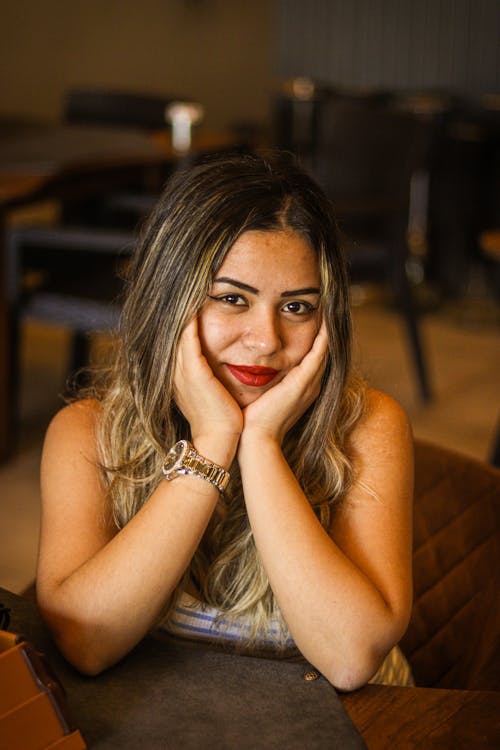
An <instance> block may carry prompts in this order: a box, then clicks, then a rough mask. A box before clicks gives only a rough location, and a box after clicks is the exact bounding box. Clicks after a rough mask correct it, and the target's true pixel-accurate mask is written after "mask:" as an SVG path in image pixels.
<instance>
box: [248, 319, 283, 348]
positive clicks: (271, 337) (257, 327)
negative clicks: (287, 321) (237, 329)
mask: <svg viewBox="0 0 500 750" xmlns="http://www.w3.org/2000/svg"><path fill="white" fill-rule="evenodd" d="M243 343H244V344H245V346H246V347H248V349H252V350H253V351H255V352H256V353H257V352H258V353H259V354H261V355H265V356H270V355H272V354H275V353H276V352H278V351H279V350H280V349H281V348H282V346H283V340H282V332H281V329H280V321H279V318H278V315H277V314H276V312H275V311H274V310H256V309H254V310H253V311H252V315H251V318H249V319H247V327H246V329H245V331H244V334H243Z"/></svg>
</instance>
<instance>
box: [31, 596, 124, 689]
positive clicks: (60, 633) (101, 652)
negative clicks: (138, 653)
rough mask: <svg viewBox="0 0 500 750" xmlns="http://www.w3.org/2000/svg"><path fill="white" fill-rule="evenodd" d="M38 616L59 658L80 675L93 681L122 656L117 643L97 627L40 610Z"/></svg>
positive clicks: (100, 627)
mask: <svg viewBox="0 0 500 750" xmlns="http://www.w3.org/2000/svg"><path fill="white" fill-rule="evenodd" d="M40 613H41V615H42V618H43V619H44V620H45V623H46V624H47V626H48V628H49V630H50V631H51V634H52V637H53V639H54V642H55V644H56V646H57V648H58V649H59V651H60V652H61V654H62V655H63V656H64V658H65V659H66V661H67V662H69V663H70V664H71V665H72V666H73V667H74V668H75V669H76V670H77V671H78V672H80V673H81V674H82V675H85V676H88V677H96V676H97V675H99V674H100V673H101V672H104V670H106V669H108V667H110V666H112V665H113V664H114V663H116V662H117V661H118V660H119V659H120V658H121V656H123V654H122V653H120V652H119V651H118V650H117V643H118V639H117V638H113V634H111V633H107V632H106V628H105V627H102V626H100V625H99V624H98V623H96V622H89V621H88V620H87V619H86V618H85V617H83V616H82V617H79V618H77V617H75V616H74V615H73V616H71V617H70V616H68V615H67V614H66V615H63V614H62V613H61V612H58V613H56V612H55V611H54V610H53V609H52V610H47V609H45V610H44V609H43V607H40Z"/></svg>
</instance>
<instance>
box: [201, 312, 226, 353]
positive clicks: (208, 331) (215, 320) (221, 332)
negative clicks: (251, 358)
mask: <svg viewBox="0 0 500 750" xmlns="http://www.w3.org/2000/svg"><path fill="white" fill-rule="evenodd" d="M198 334H199V337H200V344H201V350H202V352H203V354H204V355H205V357H206V358H207V359H208V361H209V362H214V361H215V360H216V359H217V355H218V354H219V353H220V352H221V351H223V349H225V347H226V346H228V345H229V343H230V342H231V340H232V337H233V333H232V326H231V325H230V322H229V321H228V320H227V317H226V318H225V319H222V318H221V317H220V316H219V315H215V314H208V313H207V314H203V313H202V314H201V315H200V317H199V319H198Z"/></svg>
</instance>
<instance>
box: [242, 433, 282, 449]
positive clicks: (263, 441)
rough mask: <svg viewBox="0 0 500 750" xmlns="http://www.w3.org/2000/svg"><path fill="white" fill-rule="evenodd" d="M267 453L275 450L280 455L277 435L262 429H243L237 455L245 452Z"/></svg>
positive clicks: (279, 441)
mask: <svg viewBox="0 0 500 750" xmlns="http://www.w3.org/2000/svg"><path fill="white" fill-rule="evenodd" d="M247 450H249V451H252V452H255V451H259V452H260V451H262V452H265V453H268V452H269V451H273V450H277V451H279V452H280V453H281V440H280V438H279V436H278V435H275V434H273V433H272V432H269V431H267V430H265V429H262V428H257V427H254V428H245V429H244V430H243V432H242V433H241V438H240V442H239V446H238V455H241V454H242V452H245V451H247Z"/></svg>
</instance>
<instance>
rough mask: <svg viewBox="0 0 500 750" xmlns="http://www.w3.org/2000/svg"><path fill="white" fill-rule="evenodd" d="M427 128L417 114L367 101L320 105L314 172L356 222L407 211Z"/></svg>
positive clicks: (423, 155) (332, 101) (425, 145)
mask: <svg viewBox="0 0 500 750" xmlns="http://www.w3.org/2000/svg"><path fill="white" fill-rule="evenodd" d="M428 142H429V129H428V127H427V126H426V124H425V123H424V122H422V121H421V120H419V119H418V118H417V117H416V116H414V115H412V114H410V113H407V112H401V111H397V110H395V109H391V108H389V107H387V106H380V105H377V104H374V103H372V102H371V101H370V100H367V101H364V100H361V99H360V100H358V101H356V100H352V99H351V100H349V99H344V98H335V97H330V98H328V99H325V100H324V101H323V102H322V107H321V112H320V115H319V125H318V143H317V148H316V152H315V156H314V163H313V172H314V175H315V177H316V179H317V180H318V182H319V183H320V184H321V185H322V187H323V188H324V190H325V191H326V193H327V194H328V195H329V196H330V197H331V198H332V200H333V201H334V204H335V203H336V204H337V213H340V218H341V219H342V218H343V216H342V212H343V210H345V212H346V216H348V217H349V216H354V217H355V218H356V219H359V218H363V216H365V217H366V216H373V215H375V214H377V213H381V214H383V215H386V214H387V212H388V211H396V210H397V211H405V212H406V213H407V212H408V205H409V195H410V185H411V178H412V175H413V174H414V173H415V171H416V170H417V169H418V168H420V167H421V166H422V165H423V164H424V163H425V158H426V152H427V148H428Z"/></svg>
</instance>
